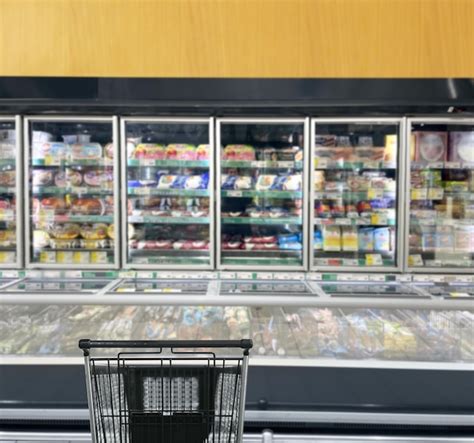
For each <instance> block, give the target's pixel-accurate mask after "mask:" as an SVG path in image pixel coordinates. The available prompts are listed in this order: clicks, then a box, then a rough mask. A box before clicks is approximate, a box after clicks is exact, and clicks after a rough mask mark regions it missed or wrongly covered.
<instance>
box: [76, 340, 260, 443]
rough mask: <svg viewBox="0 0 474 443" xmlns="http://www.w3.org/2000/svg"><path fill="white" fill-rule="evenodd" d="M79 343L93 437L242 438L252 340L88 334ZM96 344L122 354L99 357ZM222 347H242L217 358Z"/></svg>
mask: <svg viewBox="0 0 474 443" xmlns="http://www.w3.org/2000/svg"><path fill="white" fill-rule="evenodd" d="M79 347H80V348H81V349H82V350H83V352H84V358H85V373H86V384H87V396H88V402H89V411H90V422H91V433H92V438H93V442H97V443H99V442H100V443H105V442H107V443H108V442H120V443H122V442H126V443H129V442H130V443H132V442H133V443H138V442H139V443H148V442H173V443H175V442H177V443H180V442H186V443H198V442H199V443H200V442H241V441H242V433H243V421H244V409H245V390H246V381H247V369H248V357H249V350H250V349H251V348H252V341H251V340H236V341H231V340H229V341H216V340H205V341H93V340H88V339H84V340H80V341H79ZM93 348H102V349H109V350H110V348H119V349H120V350H121V351H120V352H118V353H117V355H116V356H114V357H95V356H91V349H93ZM217 348H221V349H222V348H229V349H230V348H239V349H242V350H243V352H241V353H239V354H238V355H237V356H231V357H219V356H217V355H216V353H215V352H214V351H215V349H217ZM163 350H167V352H163Z"/></svg>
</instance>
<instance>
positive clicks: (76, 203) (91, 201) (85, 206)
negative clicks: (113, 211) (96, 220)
mask: <svg viewBox="0 0 474 443" xmlns="http://www.w3.org/2000/svg"><path fill="white" fill-rule="evenodd" d="M71 213H73V214H80V215H104V213H105V203H104V202H103V201H102V200H100V199H98V198H77V199H75V200H73V201H72V203H71Z"/></svg>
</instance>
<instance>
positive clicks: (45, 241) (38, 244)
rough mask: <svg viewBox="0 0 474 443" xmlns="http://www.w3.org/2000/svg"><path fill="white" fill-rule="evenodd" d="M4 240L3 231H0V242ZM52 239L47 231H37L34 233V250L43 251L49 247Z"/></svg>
mask: <svg viewBox="0 0 474 443" xmlns="http://www.w3.org/2000/svg"><path fill="white" fill-rule="evenodd" d="M1 239H2V231H0V241H2V240H1ZM50 240H51V238H50V236H49V234H48V233H47V232H46V231H41V230H35V231H33V248H35V249H42V248H46V247H48V246H49V242H50Z"/></svg>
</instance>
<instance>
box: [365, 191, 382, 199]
mask: <svg viewBox="0 0 474 443" xmlns="http://www.w3.org/2000/svg"><path fill="white" fill-rule="evenodd" d="M382 197H383V189H369V190H368V191H367V198H368V199H369V200H375V199H377V198H382Z"/></svg>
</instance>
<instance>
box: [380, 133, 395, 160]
mask: <svg viewBox="0 0 474 443" xmlns="http://www.w3.org/2000/svg"><path fill="white" fill-rule="evenodd" d="M397 150H398V136H397V135H396V134H387V135H386V136H385V148H384V154H383V161H384V162H386V163H395V162H396V161H397Z"/></svg>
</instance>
